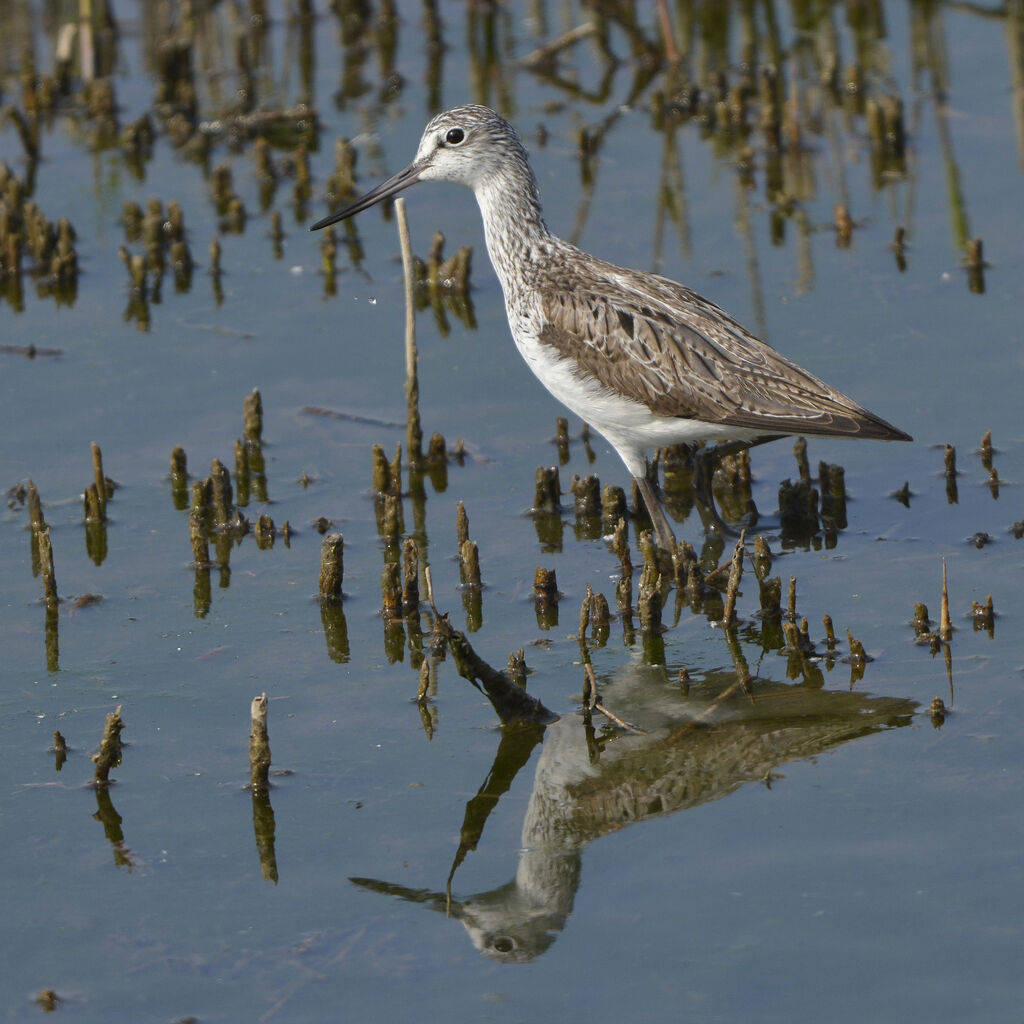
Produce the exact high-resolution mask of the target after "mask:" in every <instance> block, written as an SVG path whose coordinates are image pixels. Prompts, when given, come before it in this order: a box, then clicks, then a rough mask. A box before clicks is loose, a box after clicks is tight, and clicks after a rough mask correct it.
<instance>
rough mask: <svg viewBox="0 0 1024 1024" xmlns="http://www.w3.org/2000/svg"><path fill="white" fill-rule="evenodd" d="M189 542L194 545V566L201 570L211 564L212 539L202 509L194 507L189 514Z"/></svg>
mask: <svg viewBox="0 0 1024 1024" xmlns="http://www.w3.org/2000/svg"><path fill="white" fill-rule="evenodd" d="M188 533H189V541H190V542H191V544H192V564H193V565H194V566H195V567H196V568H197V569H201V568H203V567H204V566H208V565H209V564H210V538H209V534H208V533H207V531H206V516H204V515H203V510H202V509H201V508H195V507H193V509H192V511H191V512H189V514H188Z"/></svg>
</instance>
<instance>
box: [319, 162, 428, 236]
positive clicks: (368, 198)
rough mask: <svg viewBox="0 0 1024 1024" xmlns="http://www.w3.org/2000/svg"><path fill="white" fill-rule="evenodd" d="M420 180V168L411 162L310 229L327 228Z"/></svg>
mask: <svg viewBox="0 0 1024 1024" xmlns="http://www.w3.org/2000/svg"><path fill="white" fill-rule="evenodd" d="M419 180H420V168H419V167H417V166H416V165H415V164H410V165H409V166H408V167H406V168H405V169H404V170H401V171H399V172H398V173H397V174H392V175H391V177H390V178H388V179H387V181H382V182H381V183H380V184H379V185H378V186H377V187H376V188H372V189H370V191H369V192H367V193H366V195H364V196H360V197H359V198H358V199H356V200H355V201H354V202H352V203H350V204H349V205H348V206H346V207H345V208H344V209H342V210H338V211H337V212H336V213H329V214H328V215H327V216H326V217H323V218H321V219H320V220H318V221H317V222H316V223H315V224H314V225H313V226H312V227H311V228H310V229H309V230H310V231H319V230H320V229H321V228H325V227H327V226H328V225H330V224H336V223H337V222H338V221H339V220H345V219H346V218H348V217H353V216H355V214H357V213H359V212H360V211H362V210H366V209H369V207H371V206H374V205H375V204H377V203H381V202H383V201H384V200H385V199H389V198H390V197H391V196H393V195H397V194H398V193H399V192H401V191H402V190H403V189H406V188H408V187H409V186H410V185H415V184H416V182H417V181H419Z"/></svg>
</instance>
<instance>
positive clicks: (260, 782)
mask: <svg viewBox="0 0 1024 1024" xmlns="http://www.w3.org/2000/svg"><path fill="white" fill-rule="evenodd" d="M267 704H268V701H267V695H266V694H265V693H263V694H260V696H259V697H253V699H252V704H251V705H250V708H249V719H250V723H251V727H250V730H249V784H250V785H251V786H252V789H253V792H257V791H259V792H264V793H265V792H266V791H267V790H268V789H269V788H270V737H269V736H268V734H267Z"/></svg>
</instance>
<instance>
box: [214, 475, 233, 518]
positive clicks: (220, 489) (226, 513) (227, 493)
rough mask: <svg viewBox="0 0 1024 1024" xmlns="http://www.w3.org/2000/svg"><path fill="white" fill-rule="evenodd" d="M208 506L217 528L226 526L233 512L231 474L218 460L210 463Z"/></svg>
mask: <svg viewBox="0 0 1024 1024" xmlns="http://www.w3.org/2000/svg"><path fill="white" fill-rule="evenodd" d="M210 505H211V506H212V511H213V521H214V523H215V524H216V525H217V526H225V525H227V522H228V520H229V519H230V518H231V513H232V512H233V511H234V495H233V493H232V490H231V474H230V473H229V472H228V470H227V467H226V466H225V465H224V463H223V462H221V461H220V459H214V460H213V461H212V462H211V463H210Z"/></svg>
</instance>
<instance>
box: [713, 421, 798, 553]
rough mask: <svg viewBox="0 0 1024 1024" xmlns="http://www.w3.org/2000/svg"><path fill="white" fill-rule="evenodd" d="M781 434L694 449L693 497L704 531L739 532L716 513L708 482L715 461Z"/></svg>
mask: <svg viewBox="0 0 1024 1024" xmlns="http://www.w3.org/2000/svg"><path fill="white" fill-rule="evenodd" d="M780 437H785V435H784V434H770V435H765V436H764V437H755V438H754V439H753V440H750V441H724V442H722V443H721V444H716V445H715V446H714V447H713V448H704V449H702V450H701V451H699V452H697V453H696V455H695V456H694V460H693V462H694V466H693V499H694V503H695V504H696V505H697V508H698V510H699V512H700V517H701V521H702V522H703V524H704V529H705V531H711V530H714V531H718V532H720V533H724V534H726V535H727V536H732V537H738V536H739V534H738V533H737V532H736V531H735V530H734V529H733V528H732V527H731V526H729V524H728V523H726V522H725V521H724V520H723V519H722V517H721V516H720V515H719V514H718V509H717V508H716V507H715V496H714V494H713V493H712V490H711V482H712V480H713V479H714V476H715V469H716V468H717V467H718V463H719V462H720V461H721V460H722V459H723V458H725V456H726V455H735V454H736V453H737V452H741V451H749V450H750V449H751V448H756V447H757V446H758V445H759V444H767V443H768V442H769V441H777V440H778V439H779V438H780ZM752 525H753V524H751V526H752Z"/></svg>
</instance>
